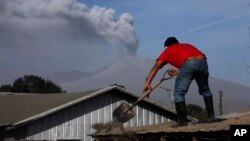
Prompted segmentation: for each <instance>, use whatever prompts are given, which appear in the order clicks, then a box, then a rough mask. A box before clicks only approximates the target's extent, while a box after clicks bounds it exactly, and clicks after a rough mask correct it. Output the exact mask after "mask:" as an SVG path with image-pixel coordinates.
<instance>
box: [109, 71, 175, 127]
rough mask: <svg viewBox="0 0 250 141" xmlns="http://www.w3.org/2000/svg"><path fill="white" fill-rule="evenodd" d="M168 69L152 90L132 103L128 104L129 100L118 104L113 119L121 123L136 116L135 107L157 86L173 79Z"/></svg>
mask: <svg viewBox="0 0 250 141" xmlns="http://www.w3.org/2000/svg"><path fill="white" fill-rule="evenodd" d="M166 74H167V70H166V71H165V72H164V74H163V76H162V78H161V79H160V80H158V82H157V83H156V84H155V85H154V86H153V87H152V89H151V91H147V92H144V93H143V94H142V95H141V96H140V97H139V98H138V99H137V100H136V101H135V102H134V103H133V104H132V105H130V104H128V103H127V102H123V103H122V104H121V105H120V106H118V107H117V108H116V109H115V110H114V111H113V119H114V121H118V122H121V123H125V122H127V121H129V120H130V119H131V118H133V117H134V116H135V112H134V111H133V107H134V106H135V105H136V104H137V103H138V102H140V101H141V100H142V99H144V98H145V97H146V96H148V95H149V94H150V93H151V92H152V91H153V90H154V89H155V88H157V87H158V86H159V85H160V84H161V83H162V82H163V81H165V80H168V79H171V78H172V77H173V76H170V77H166V78H165V76H166Z"/></svg>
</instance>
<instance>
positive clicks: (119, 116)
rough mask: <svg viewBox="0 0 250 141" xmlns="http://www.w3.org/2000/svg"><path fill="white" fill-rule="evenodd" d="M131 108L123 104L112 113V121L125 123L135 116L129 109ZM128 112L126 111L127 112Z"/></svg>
mask: <svg viewBox="0 0 250 141" xmlns="http://www.w3.org/2000/svg"><path fill="white" fill-rule="evenodd" d="M129 108H131V106H130V105H129V104H128V103H127V102H123V103H122V104H121V105H120V106H118V107H117V108H116V109H115V110H114V111H113V119H114V121H118V122H121V123H125V122H127V121H129V120H130V119H131V118H133V117H134V116H135V112H134V111H133V110H132V109H131V110H128V109H129ZM127 110H128V111H127Z"/></svg>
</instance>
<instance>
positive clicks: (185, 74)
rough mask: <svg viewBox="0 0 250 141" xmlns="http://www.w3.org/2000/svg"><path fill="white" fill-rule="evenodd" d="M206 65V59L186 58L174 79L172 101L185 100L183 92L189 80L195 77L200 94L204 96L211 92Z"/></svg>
mask: <svg viewBox="0 0 250 141" xmlns="http://www.w3.org/2000/svg"><path fill="white" fill-rule="evenodd" d="M208 75H209V73H208V65H207V61H206V59H197V58H192V59H189V60H186V61H185V62H184V64H182V66H181V68H180V72H179V74H178V76H177V77H176V80H175V90H174V101H175V102H182V101H185V94H186V93H187V91H188V88H189V86H190V84H191V82H192V81H193V80H194V79H195V81H196V83H197V85H198V87H199V93H200V95H202V96H204V97H206V96H211V95H212V93H211V91H210V89H209V86H208Z"/></svg>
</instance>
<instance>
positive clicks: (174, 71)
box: [167, 69, 179, 76]
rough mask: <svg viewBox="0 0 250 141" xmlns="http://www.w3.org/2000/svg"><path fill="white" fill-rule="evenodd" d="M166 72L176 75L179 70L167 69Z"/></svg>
mask: <svg viewBox="0 0 250 141" xmlns="http://www.w3.org/2000/svg"><path fill="white" fill-rule="evenodd" d="M167 72H168V75H170V76H175V75H177V74H178V73H179V70H177V69H168V71H167Z"/></svg>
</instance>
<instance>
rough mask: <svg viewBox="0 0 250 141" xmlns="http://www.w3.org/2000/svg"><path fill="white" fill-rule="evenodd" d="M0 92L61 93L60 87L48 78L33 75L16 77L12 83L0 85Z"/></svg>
mask: <svg viewBox="0 0 250 141" xmlns="http://www.w3.org/2000/svg"><path fill="white" fill-rule="evenodd" d="M0 91H1V92H15V93H62V92H65V91H62V89H61V88H60V87H59V86H57V85H56V84H55V83H53V82H52V81H50V80H44V79H43V78H42V77H39V76H34V75H25V76H24V77H21V78H17V79H16V80H15V81H14V83H13V85H8V84H5V85H2V86H0Z"/></svg>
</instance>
